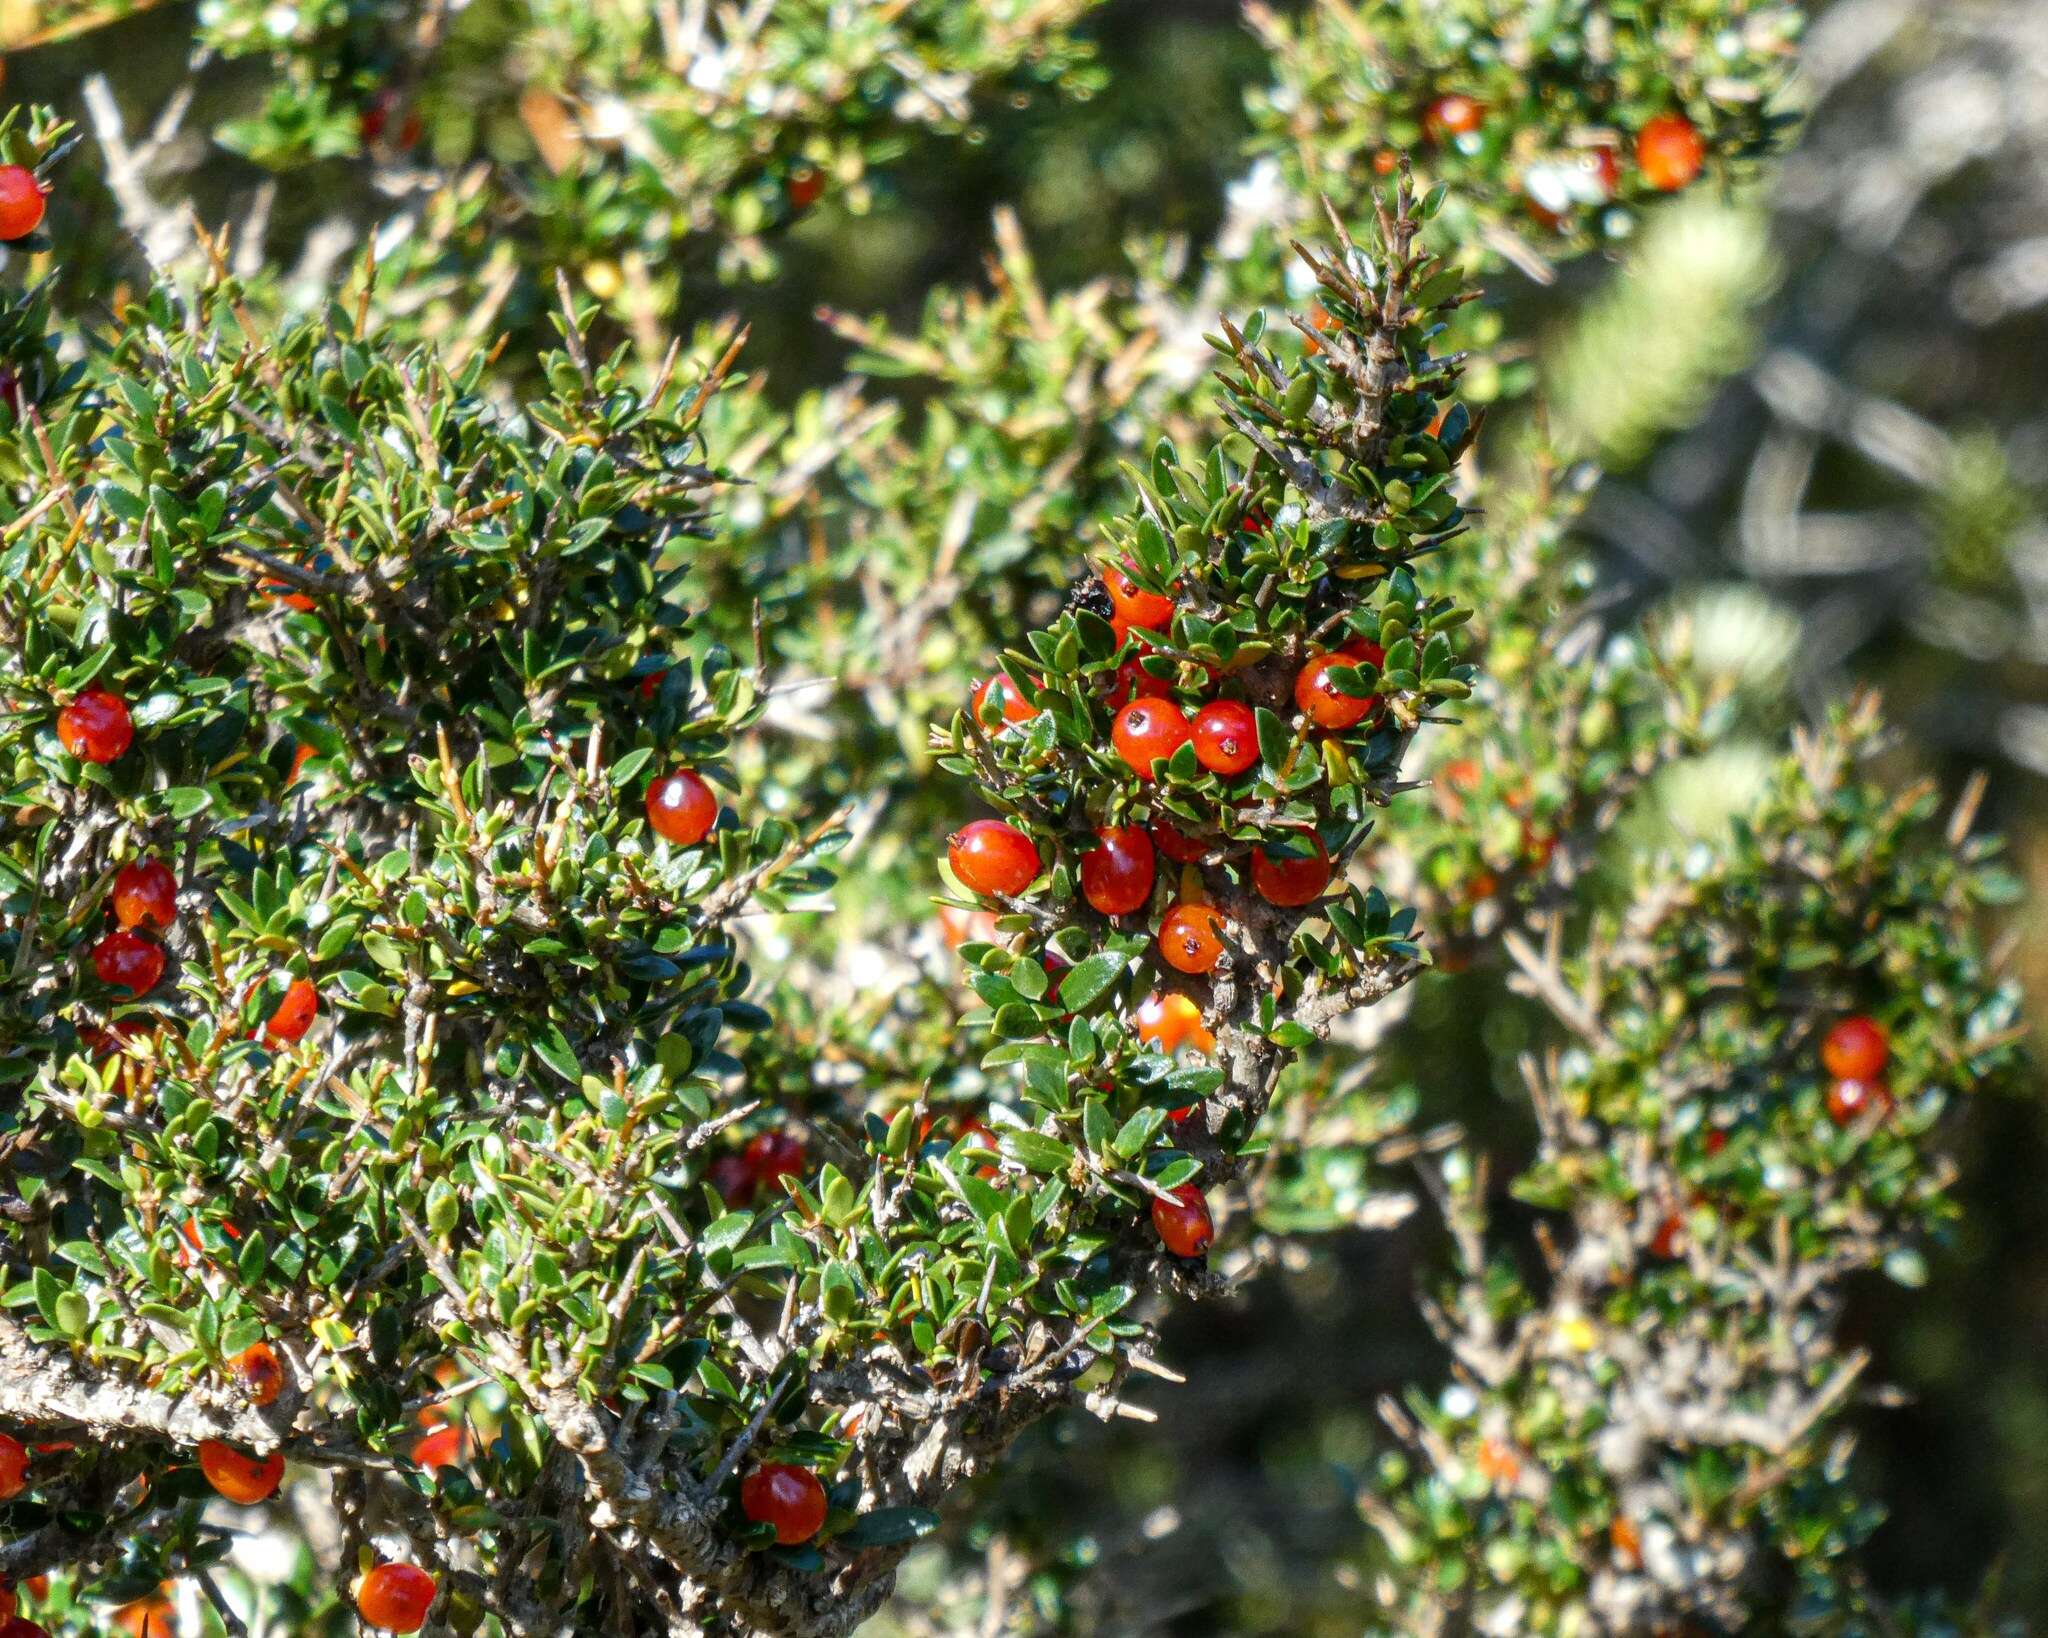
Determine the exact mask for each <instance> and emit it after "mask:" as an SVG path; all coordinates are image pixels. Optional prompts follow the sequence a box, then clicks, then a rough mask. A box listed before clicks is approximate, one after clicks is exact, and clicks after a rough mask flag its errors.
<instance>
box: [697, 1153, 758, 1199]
mask: <svg viewBox="0 0 2048 1638" xmlns="http://www.w3.org/2000/svg"><path fill="white" fill-rule="evenodd" d="M705 1181H706V1182H707V1183H709V1184H710V1185H711V1186H712V1187H713V1188H714V1189H716V1190H717V1191H718V1198H719V1199H721V1200H723V1201H724V1202H725V1203H726V1204H727V1205H728V1206H744V1205H746V1204H747V1203H748V1202H749V1201H751V1200H752V1199H753V1198H754V1190H755V1189H757V1188H759V1187H760V1184H761V1180H760V1179H759V1178H758V1177H756V1176H755V1175H754V1168H753V1167H751V1166H749V1165H748V1164H747V1162H746V1159H745V1157H744V1156H741V1155H737V1154H730V1153H728V1154H722V1155H720V1156H719V1157H718V1158H717V1159H716V1160H714V1161H712V1163H711V1170H710V1171H709V1172H707V1173H706V1174H705Z"/></svg>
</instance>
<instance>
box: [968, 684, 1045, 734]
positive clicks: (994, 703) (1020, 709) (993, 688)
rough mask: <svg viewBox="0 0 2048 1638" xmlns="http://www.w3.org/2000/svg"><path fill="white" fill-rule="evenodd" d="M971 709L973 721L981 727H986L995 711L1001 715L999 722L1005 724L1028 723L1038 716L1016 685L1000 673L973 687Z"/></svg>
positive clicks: (1035, 708) (1033, 706)
mask: <svg viewBox="0 0 2048 1638" xmlns="http://www.w3.org/2000/svg"><path fill="white" fill-rule="evenodd" d="M984 707H987V709H986V710H984ZM971 709H972V710H973V712H974V720H975V721H976V722H978V723H980V724H981V725H982V726H983V727H987V726H988V724H989V721H990V716H991V715H992V714H993V713H994V712H997V711H1000V712H1001V713H1002V715H1001V718H1000V719H999V720H1000V721H1002V722H1005V723H1011V722H1029V721H1030V720H1031V719H1032V718H1033V717H1035V716H1037V715H1038V707H1037V706H1035V705H1029V704H1026V703H1025V700H1024V696H1023V695H1022V694H1021V693H1019V692H1018V690H1017V685H1016V684H1015V683H1013V682H1011V681H1010V679H1009V678H1008V677H1006V676H1004V675H1003V674H1002V673H1001V672H1000V671H998V672H997V673H996V674H995V675H994V676H993V677H984V678H982V680H981V681H980V682H979V683H978V684H977V685H976V686H975V690H974V698H973V700H972V702H971Z"/></svg>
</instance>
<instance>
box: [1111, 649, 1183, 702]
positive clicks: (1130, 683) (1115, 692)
mask: <svg viewBox="0 0 2048 1638" xmlns="http://www.w3.org/2000/svg"><path fill="white" fill-rule="evenodd" d="M1172 698H1173V684H1172V682H1170V681H1169V680H1168V679H1167V678H1165V677H1155V676H1153V675H1152V673H1151V672H1149V671H1147V670H1146V669H1145V667H1144V665H1143V664H1142V663H1141V662H1140V661H1138V660H1135V659H1132V660H1126V661H1124V663H1123V664H1122V665H1120V666H1118V667H1117V668H1116V682H1115V684H1114V685H1112V687H1111V688H1110V691H1109V703H1110V705H1111V706H1112V707H1113V708H1114V709H1116V710H1122V709H1123V708H1124V707H1125V706H1126V705H1129V704H1130V703H1131V701H1132V700H1169V699H1172Z"/></svg>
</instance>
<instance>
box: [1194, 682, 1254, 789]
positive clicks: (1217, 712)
mask: <svg viewBox="0 0 2048 1638" xmlns="http://www.w3.org/2000/svg"><path fill="white" fill-rule="evenodd" d="M1193 735H1194V741H1195V760H1196V761H1197V762H1199V763H1201V765H1202V766H1203V767H1205V768H1207V769H1208V770H1209V771H1210V772H1211V773H1220V774H1241V773H1243V772H1244V771H1245V769H1247V768H1249V767H1250V766H1251V765H1252V764H1253V763H1254V762H1256V761H1258V760H1259V724H1258V719H1257V718H1256V717H1254V716H1253V715H1252V708H1251V707H1250V706H1249V705H1246V704H1245V703H1244V702H1243V701H1241V700H1214V701H1211V702H1210V703H1209V704H1207V705H1205V706H1203V707H1202V709H1201V710H1199V711H1197V712H1196V713H1195V723H1194V729H1193Z"/></svg>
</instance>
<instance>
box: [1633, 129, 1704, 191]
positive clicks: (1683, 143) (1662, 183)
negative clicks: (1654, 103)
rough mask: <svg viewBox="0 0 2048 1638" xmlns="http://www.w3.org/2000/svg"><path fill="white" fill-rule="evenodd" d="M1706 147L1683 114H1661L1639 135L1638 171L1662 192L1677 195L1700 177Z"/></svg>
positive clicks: (1637, 145) (1637, 134)
mask: <svg viewBox="0 0 2048 1638" xmlns="http://www.w3.org/2000/svg"><path fill="white" fill-rule="evenodd" d="M1706 157H1707V144H1706V142H1705V140H1704V139H1703V138H1702V137H1701V136H1700V134H1699V132H1698V131H1696V130H1694V129H1693V125H1692V121H1691V120H1689V119H1687V118H1686V117H1685V116H1684V115H1683V114H1659V115H1658V116H1657V117H1656V118H1655V119H1653V120H1651V121H1650V122H1649V123H1648V124H1646V125H1645V126H1644V127H1643V128H1642V129H1641V130H1640V131H1638V132H1637V133H1636V168H1637V169H1638V170H1640V171H1641V172H1642V173H1643V180H1644V181H1645V182H1647V183H1649V184H1650V186H1651V187H1653V188H1655V189H1657V190H1658V191H1659V192H1661V193H1675V192H1676V191H1677V190H1678V189H1680V188H1682V187H1684V186H1685V185H1686V184H1687V183H1688V182H1690V181H1691V180H1692V179H1693V178H1694V177H1696V176H1698V175H1699V174H1700V166H1701V165H1702V164H1704V163H1705V161H1706Z"/></svg>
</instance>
